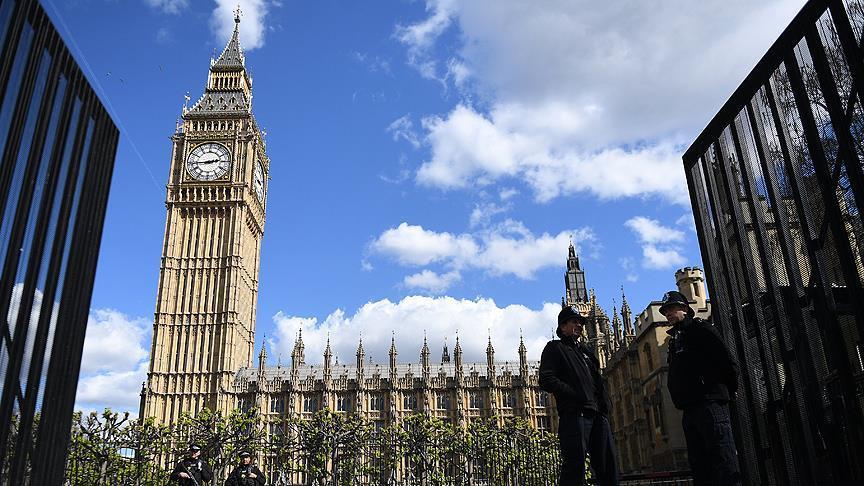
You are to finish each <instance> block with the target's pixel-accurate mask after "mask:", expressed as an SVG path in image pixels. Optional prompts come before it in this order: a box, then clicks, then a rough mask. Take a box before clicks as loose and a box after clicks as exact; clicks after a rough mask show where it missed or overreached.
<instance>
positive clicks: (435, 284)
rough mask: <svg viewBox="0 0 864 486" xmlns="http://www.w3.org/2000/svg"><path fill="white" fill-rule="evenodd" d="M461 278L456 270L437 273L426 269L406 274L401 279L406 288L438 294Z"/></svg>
mask: <svg viewBox="0 0 864 486" xmlns="http://www.w3.org/2000/svg"><path fill="white" fill-rule="evenodd" d="M461 278H462V276H461V275H460V274H459V272H458V271H456V270H453V271H450V272H447V273H442V274H438V273H435V272H433V271H431V270H428V269H426V270H423V271H422V272H419V273H415V274H413V275H408V276H406V277H405V278H404V279H403V280H402V283H403V284H404V285H405V286H406V287H408V288H413V289H421V290H425V291H427V292H429V293H430V294H440V293H443V292H444V291H446V290H447V289H448V288H450V286H451V285H453V284H454V283H456V282H458V281H459V280H460V279H461Z"/></svg>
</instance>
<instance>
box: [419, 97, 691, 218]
mask: <svg viewBox="0 0 864 486" xmlns="http://www.w3.org/2000/svg"><path fill="white" fill-rule="evenodd" d="M520 113H524V114H525V115H526V116H533V115H537V113H531V112H530V110H526V109H525V108H524V107H518V108H517V107H513V106H502V105H498V107H497V108H496V109H495V110H493V112H492V113H491V114H490V115H489V116H488V117H487V116H485V115H483V114H481V113H479V112H477V111H475V110H474V109H473V108H472V107H469V106H466V105H463V104H460V105H458V106H457V107H456V108H454V110H453V111H452V112H450V114H449V115H448V116H447V118H440V117H436V116H430V117H426V118H424V119H423V127H424V128H425V129H426V132H427V133H426V138H425V142H426V143H427V144H428V145H429V146H430V148H431V158H430V160H428V161H425V162H424V163H423V164H422V165H421V166H420V168H419V169H418V171H417V176H416V178H417V182H419V183H420V184H423V185H427V186H434V187H439V188H442V189H457V188H466V187H469V186H472V185H476V186H486V185H489V184H492V183H496V182H499V181H502V180H503V181H508V182H509V181H510V179H513V178H516V179H521V180H523V181H524V182H525V183H526V184H528V186H529V187H530V188H531V189H532V190H533V192H534V197H535V199H536V200H538V201H540V202H547V201H550V200H552V199H554V198H556V197H559V196H565V195H572V194H576V193H580V192H587V193H590V194H593V195H594V196H596V197H598V198H600V199H617V198H621V197H634V196H659V197H662V198H664V199H666V200H668V201H670V202H674V203H677V204H682V205H686V204H688V203H689V197H688V194H687V191H686V190H682V187H686V182H685V178H684V169H683V166H682V163H681V151H682V150H681V148H680V147H679V146H677V145H674V144H671V143H666V142H664V143H657V144H654V145H650V146H640V147H638V148H633V149H624V148H620V147H607V148H604V149H600V150H596V151H586V150H584V149H582V148H581V147H578V146H573V145H572V144H569V143H564V142H563V140H564V139H566V140H569V137H570V136H571V135H572V134H571V133H560V134H554V133H551V132H555V131H561V132H566V130H563V129H562V127H564V126H566V125H567V123H568V119H569V118H572V117H571V116H570V114H568V113H564V112H560V111H559V110H555V109H550V110H549V112H548V113H544V114H543V116H542V117H541V118H542V119H543V120H544V121H543V122H542V125H540V126H534V127H526V126H525V124H526V120H525V117H523V116H521V115H520ZM556 120H557V121H556ZM569 122H570V123H576V122H575V121H574V120H570V121H569ZM526 128H527V129H526ZM574 131H575V129H574ZM559 136H560V137H561V138H562V141H561V142H558V141H555V140H554V139H556V138H558V137H559Z"/></svg>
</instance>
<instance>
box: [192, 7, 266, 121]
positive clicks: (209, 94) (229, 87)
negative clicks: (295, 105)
mask: <svg viewBox="0 0 864 486" xmlns="http://www.w3.org/2000/svg"><path fill="white" fill-rule="evenodd" d="M251 90H252V78H251V77H250V76H249V73H248V72H247V71H246V59H245V57H244V55H243V48H242V47H241V46H240V9H239V8H238V9H237V11H235V12H234V32H232V33H231V39H229V40H228V44H226V45H225V49H223V50H222V54H220V55H219V57H218V58H217V59H216V60H211V61H210V74H209V75H208V78H207V87H206V89H205V90H204V94H203V95H202V96H201V98H199V99H198V101H196V102H195V104H194V105H192V108H190V109H189V110H185V109H184V112H183V116H184V118H187V117H188V116H190V115H193V116H194V115H211V114H224V113H232V114H242V115H248V114H251V112H252V91H251Z"/></svg>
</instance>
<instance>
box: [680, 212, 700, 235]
mask: <svg viewBox="0 0 864 486" xmlns="http://www.w3.org/2000/svg"><path fill="white" fill-rule="evenodd" d="M675 224H677V225H678V226H685V227H687V229H689V230H690V231H692V232H694V233H695V232H696V220H695V219H693V213H692V212H690V211H688V212H686V213H684V214H682V215H681V217H680V218H678V219H676V220H675Z"/></svg>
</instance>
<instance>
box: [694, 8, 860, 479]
mask: <svg viewBox="0 0 864 486" xmlns="http://www.w3.org/2000/svg"><path fill="white" fill-rule="evenodd" d="M828 3H830V2H815V1H811V2H809V3H808V4H807V5H806V6H805V7H804V9H803V10H802V12H801V14H799V16H798V17H796V19H795V20H794V21H793V24H792V26H790V27H789V29H787V32H786V33H785V34H784V37H783V38H781V40H780V42H778V43H777V44H775V46H774V47H772V49H771V51H769V53H768V54H767V55H766V57H765V60H763V62H761V63H760V66H759V67H757V69H756V70H755V71H754V73H756V75H755V76H754V75H751V76H750V77H749V78H748V80H747V81H746V82H745V84H744V85H742V87H741V88H739V90H738V91H736V94H735V95H734V96H733V98H732V99H731V100H730V101H729V102H728V103H727V105H726V106H724V108H723V110H722V111H721V112H720V115H718V117H717V118H716V119H715V120H714V121H712V123H711V125H709V128H708V129H706V131H705V132H704V133H703V135H702V136H700V138H699V139H698V140H697V142H696V143H694V146H693V147H691V148H690V149H689V150H688V151H687V154H686V155H685V156H684V162H685V167H686V168H687V171H688V183H689V184H690V185H691V187H692V188H695V190H694V191H693V194H694V198H695V199H694V201H693V203H694V210H695V211H697V212H699V214H700V218H699V221H700V222H701V224H700V227H699V228H698V229H699V232H700V244H701V245H702V249H703V255H704V257H705V260H706V262H705V266H706V270H708V272H709V273H708V280H709V286H710V290H711V297H712V304H713V306H714V320H715V321H716V322H717V324H718V326H719V327H720V328H721V331H722V333H723V335H724V338H725V339H726V340H727V342H728V344H729V346H730V349H731V350H733V352H734V353H735V355H736V357H737V359H738V360H739V363H740V365H741V370H742V371H741V373H742V376H741V383H742V385H741V390H739V397H741V398H739V399H738V400H737V401H736V403H735V406H734V410H735V419H736V423H735V429H736V435H737V440H738V445H739V448H740V449H739V457H740V458H741V459H742V461H743V464H742V471H743V473H744V474H745V476H746V479H747V480H748V481H749V482H750V483H752V484H832V483H836V484H861V483H862V482H864V469H862V466H861V464H860V460H859V459H858V456H857V454H858V452H856V451H860V450H862V446H864V443H862V438H864V420H862V416H864V410H862V395H864V394H862V393H861V392H860V390H861V389H862V385H861V383H862V380H864V360H862V358H861V357H860V356H859V354H860V353H861V352H862V351H861V350H862V348H864V346H862V336H861V334H860V331H861V330H862V329H864V322H862V321H864V312H862V302H864V294H862V277H864V258H862V255H864V224H862V221H861V215H860V212H859V206H860V205H861V204H862V201H864V178H862V174H861V172H862V162H861V161H862V160H864V108H862V103H861V99H860V98H859V96H858V95H857V94H856V93H859V92H861V91H862V88H864V79H856V77H855V75H854V74H855V73H854V70H852V69H850V65H849V64H848V62H847V59H846V56H845V53H846V52H854V51H855V49H857V47H854V48H850V47H849V46H850V45H854V43H859V42H861V39H862V32H864V6H862V2H861V1H860V0H855V1H851V0H846V1H845V2H842V4H841V3H838V4H836V5H845V8H846V11H848V12H849V15H848V16H847V14H846V11H843V10H842V8H837V7H832V10H831V11H830V12H829V11H828V10H827V5H826V4H828ZM844 29H845V30H844ZM808 40H809V42H808ZM844 43H845V45H844ZM856 62H857V63H859V64H860V63H861V61H860V60H856ZM772 63H773V64H772ZM858 71H859V72H860V71H864V69H858ZM763 73H764V74H763ZM862 77H864V76H862ZM742 395H743V396H742Z"/></svg>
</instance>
